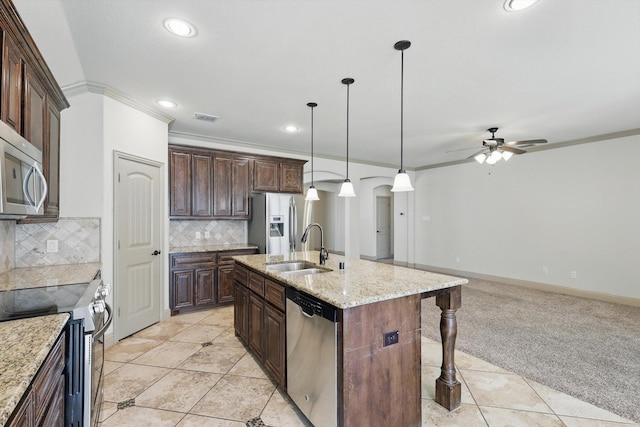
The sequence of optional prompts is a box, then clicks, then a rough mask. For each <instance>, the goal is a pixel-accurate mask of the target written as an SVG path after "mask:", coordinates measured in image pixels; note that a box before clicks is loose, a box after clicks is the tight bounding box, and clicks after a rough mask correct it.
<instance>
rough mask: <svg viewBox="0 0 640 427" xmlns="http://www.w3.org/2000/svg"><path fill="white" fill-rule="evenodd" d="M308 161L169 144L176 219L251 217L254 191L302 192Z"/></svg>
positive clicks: (172, 214)
mask: <svg viewBox="0 0 640 427" xmlns="http://www.w3.org/2000/svg"><path fill="white" fill-rule="evenodd" d="M305 163H306V161H305V160H296V159H286V158H280V157H267V156H256V155H250V154H243V153H236V152H231V151H221V150H208V149H205V148H197V147H187V146H180V145H170V146H169V215H170V217H171V219H249V218H251V191H267V192H281V193H302V190H303V188H302V179H303V167H304V164H305Z"/></svg>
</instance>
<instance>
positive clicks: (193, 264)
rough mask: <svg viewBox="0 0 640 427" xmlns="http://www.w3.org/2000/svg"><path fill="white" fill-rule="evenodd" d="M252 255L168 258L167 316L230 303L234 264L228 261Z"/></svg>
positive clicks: (195, 254)
mask: <svg viewBox="0 0 640 427" xmlns="http://www.w3.org/2000/svg"><path fill="white" fill-rule="evenodd" d="M253 253H257V249H238V250H229V251H218V252H184V253H174V254H170V255H169V308H170V309H171V315H175V314H178V313H181V312H185V311H192V310H197V309H202V308H207V307H211V306H212V305H217V304H225V303H229V302H232V301H233V300H234V290H233V265H234V262H233V259H232V258H231V257H232V256H234V255H249V254H253Z"/></svg>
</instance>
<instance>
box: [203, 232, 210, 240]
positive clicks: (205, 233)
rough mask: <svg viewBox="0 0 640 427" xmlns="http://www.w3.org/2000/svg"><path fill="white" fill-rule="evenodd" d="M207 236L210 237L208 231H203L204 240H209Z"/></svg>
mask: <svg viewBox="0 0 640 427" xmlns="http://www.w3.org/2000/svg"><path fill="white" fill-rule="evenodd" d="M209 236H210V234H209V232H208V231H205V232H204V238H205V239H208V238H209Z"/></svg>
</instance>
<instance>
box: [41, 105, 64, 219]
mask: <svg viewBox="0 0 640 427" xmlns="http://www.w3.org/2000/svg"><path fill="white" fill-rule="evenodd" d="M47 112H48V113H47V114H48V117H47V129H48V135H47V136H46V144H45V150H44V153H43V157H44V165H43V166H44V171H43V172H44V176H46V177H47V185H48V187H49V191H48V193H47V199H46V201H45V208H44V212H45V214H46V215H48V216H54V217H56V218H57V217H58V215H59V214H60V111H59V110H58V108H57V107H56V106H54V105H53V104H52V103H51V102H47Z"/></svg>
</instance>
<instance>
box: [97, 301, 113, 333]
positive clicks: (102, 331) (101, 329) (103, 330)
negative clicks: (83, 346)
mask: <svg viewBox="0 0 640 427" xmlns="http://www.w3.org/2000/svg"><path fill="white" fill-rule="evenodd" d="M104 309H105V311H106V312H107V314H108V315H109V318H108V319H107V321H106V322H104V325H102V328H100V329H98V330H97V331H95V332H94V333H93V339H94V340H97V339H98V338H100V337H101V336H102V335H104V333H105V332H106V330H107V329H108V328H109V326H111V321H112V320H113V314H112V311H111V306H109V304H107V303H106V302H105V304H104Z"/></svg>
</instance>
